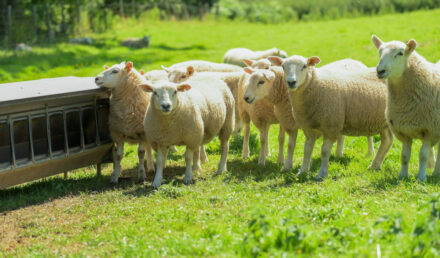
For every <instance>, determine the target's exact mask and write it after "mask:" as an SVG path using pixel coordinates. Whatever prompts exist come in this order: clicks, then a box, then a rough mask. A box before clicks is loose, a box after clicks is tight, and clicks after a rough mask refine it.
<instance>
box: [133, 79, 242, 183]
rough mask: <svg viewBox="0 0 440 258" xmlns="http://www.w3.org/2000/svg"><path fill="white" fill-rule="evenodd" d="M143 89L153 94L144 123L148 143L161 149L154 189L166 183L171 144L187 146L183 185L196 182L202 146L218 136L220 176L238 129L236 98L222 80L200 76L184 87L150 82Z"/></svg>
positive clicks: (224, 168) (143, 85)
mask: <svg viewBox="0 0 440 258" xmlns="http://www.w3.org/2000/svg"><path fill="white" fill-rule="evenodd" d="M139 86H140V87H141V88H142V89H143V90H144V91H146V92H150V93H153V97H152V99H151V105H150V106H149V107H148V109H147V113H146V115H145V120H144V127H145V132H146V136H147V142H150V143H151V144H152V146H153V148H154V149H156V150H157V163H156V176H155V178H154V181H153V187H159V186H160V185H161V183H162V177H163V167H164V165H165V161H166V155H167V152H168V147H169V146H171V145H185V146H186V153H185V162H186V170H185V177H184V179H183V182H184V183H185V184H189V183H192V181H193V170H196V171H197V170H199V169H200V162H199V153H198V152H199V149H200V147H201V146H202V145H203V144H206V143H208V142H209V141H211V140H212V139H213V138H214V136H216V135H217V134H219V139H220V151H221V158H220V163H219V166H218V170H217V173H218V174H219V173H222V172H223V171H225V170H226V161H227V155H228V150H229V143H228V141H229V138H230V136H231V134H232V130H233V128H234V97H233V96H232V93H231V91H230V90H229V89H228V87H227V85H226V84H225V83H224V82H223V81H222V80H217V79H213V78H211V77H209V76H206V77H202V76H200V77H198V78H194V79H190V80H188V81H186V82H184V83H183V84H176V83H173V82H169V81H159V82H157V83H155V84H152V83H150V82H148V81H147V82H144V83H142V84H140V85H139ZM207 86H209V90H207ZM191 161H193V164H192V167H191Z"/></svg>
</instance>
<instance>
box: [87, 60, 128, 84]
mask: <svg viewBox="0 0 440 258" xmlns="http://www.w3.org/2000/svg"><path fill="white" fill-rule="evenodd" d="M104 68H105V70H104V71H103V72H102V73H100V74H99V75H98V76H96V77H95V83H96V85H97V86H99V87H102V88H108V89H115V88H117V87H118V86H119V85H121V81H122V80H124V79H125V78H126V77H127V73H128V72H130V71H131V69H132V68H133V63H132V62H127V63H125V62H122V63H120V64H115V65H113V66H112V67H110V68H109V67H108V66H105V67H104Z"/></svg>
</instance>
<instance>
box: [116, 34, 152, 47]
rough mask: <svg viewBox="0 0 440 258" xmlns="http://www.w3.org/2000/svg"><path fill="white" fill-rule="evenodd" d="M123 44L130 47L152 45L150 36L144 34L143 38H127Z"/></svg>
mask: <svg viewBox="0 0 440 258" xmlns="http://www.w3.org/2000/svg"><path fill="white" fill-rule="evenodd" d="M121 45H122V46H124V47H130V48H147V47H149V46H150V36H144V37H143V38H127V39H125V40H124V41H123V42H122V43H121Z"/></svg>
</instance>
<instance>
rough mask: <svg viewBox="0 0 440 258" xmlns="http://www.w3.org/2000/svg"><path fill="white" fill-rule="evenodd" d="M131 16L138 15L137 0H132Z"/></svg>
mask: <svg viewBox="0 0 440 258" xmlns="http://www.w3.org/2000/svg"><path fill="white" fill-rule="evenodd" d="M131 16H132V17H133V16H136V2H135V0H131Z"/></svg>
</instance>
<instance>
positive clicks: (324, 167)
mask: <svg viewBox="0 0 440 258" xmlns="http://www.w3.org/2000/svg"><path fill="white" fill-rule="evenodd" d="M332 147H333V141H332V140H331V139H328V138H326V137H324V142H323V143H322V148H321V168H320V169H319V173H318V175H317V176H316V179H318V180H320V179H323V178H326V177H327V176H328V161H329V159H330V154H331V152H332Z"/></svg>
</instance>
